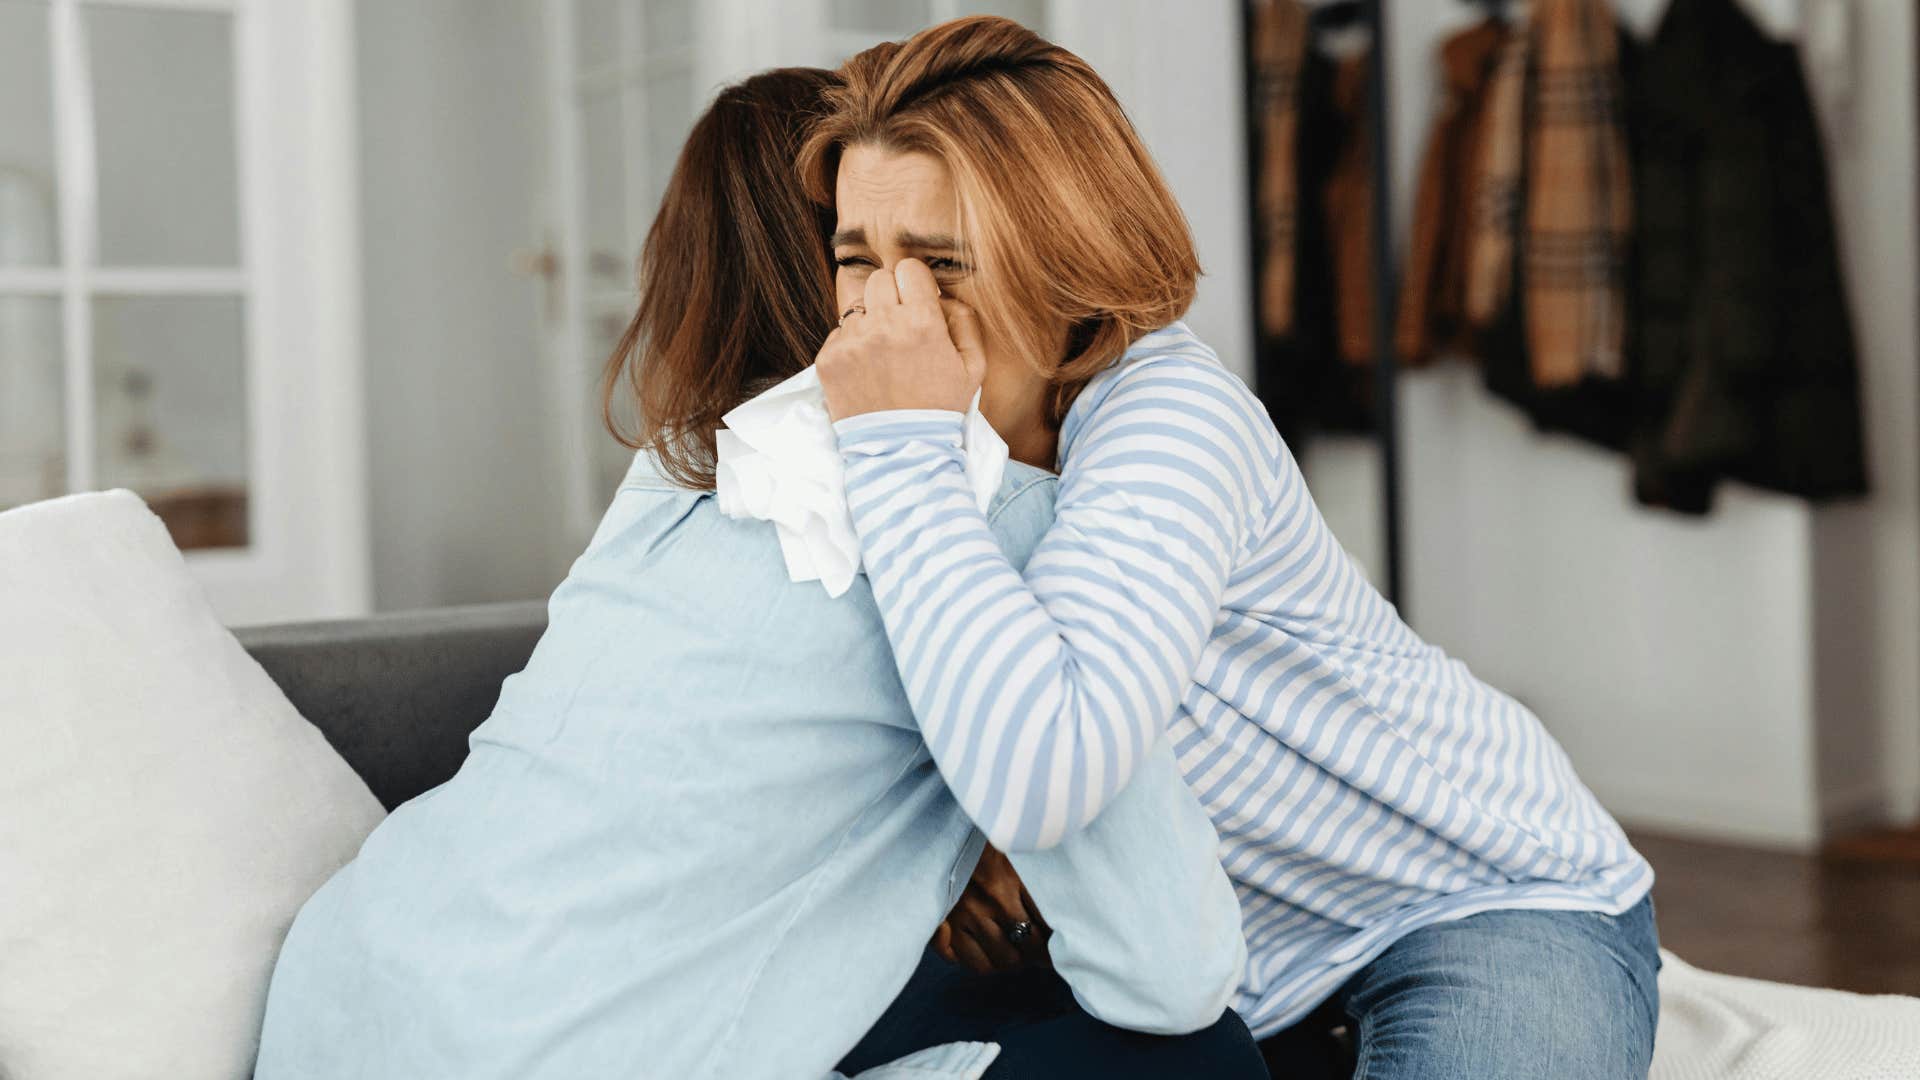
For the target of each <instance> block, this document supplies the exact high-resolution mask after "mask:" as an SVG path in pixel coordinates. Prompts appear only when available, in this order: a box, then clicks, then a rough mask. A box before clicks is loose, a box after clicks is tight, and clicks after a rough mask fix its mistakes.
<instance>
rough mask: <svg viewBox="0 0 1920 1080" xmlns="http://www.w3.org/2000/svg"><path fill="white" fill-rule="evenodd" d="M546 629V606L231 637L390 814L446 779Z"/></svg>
mask: <svg viewBox="0 0 1920 1080" xmlns="http://www.w3.org/2000/svg"><path fill="white" fill-rule="evenodd" d="M546 628H547V603H546V601H545V600H532V601H527V602H524V603H511V604H475V605H470V606H462V607H448V608H432V609H428V610H423V611H407V612H398V613H394V614H388V615H375V616H371V617H369V618H364V619H340V620H331V621H320V622H302V623H287V624H283V625H277V626H257V627H244V628H241V629H239V630H236V631H235V632H234V636H236V637H238V638H239V639H240V644H241V645H242V646H244V647H245V648H246V650H247V652H249V653H251V654H252V655H253V658H254V659H255V660H258V661H259V662H260V666H261V667H263V668H265V669H266V670H267V674H268V675H270V676H272V677H273V680H274V681H275V682H277V683H279V684H280V689H281V690H283V691H285V693H286V695H287V698H288V699H289V700H291V701H292V702H293V705H294V708H296V709H299V710H300V715H302V716H304V717H306V718H307V719H308V720H310V721H312V723H313V725H314V726H315V727H318V728H319V729H320V731H321V732H322V733H323V734H325V735H326V737H327V741H328V742H330V743H332V744H333V748H334V749H335V750H337V751H339V752H340V756H341V757H343V758H345V759H346V760H347V764H349V765H351V766H353V769H354V771H355V772H358V773H359V774H360V776H361V778H362V779H364V780H366V782H367V786H368V787H369V788H371V789H372V790H373V794H374V796H375V797H376V798H378V799H379V800H380V802H381V804H382V805H384V806H385V807H386V808H387V809H388V810H392V809H393V808H394V807H396V806H399V805H400V804H401V803H403V802H406V801H407V800H408V799H411V798H413V797H414V796H415V795H418V794H420V793H421V792H424V791H426V790H427V789H429V788H432V787H435V786H437V785H439V784H441V783H443V782H445V781H446V780H447V779H449V778H450V777H452V776H453V774H454V773H455V772H456V771H458V770H459V768H460V763H461V762H462V761H464V760H466V757H467V736H468V735H469V734H470V733H471V732H472V731H473V729H474V728H476V727H479V726H480V722H481V721H483V720H485V719H486V718H487V717H488V716H489V715H491V714H492V712H493V706H494V703H495V702H496V701H497V700H499V697H500V683H501V682H502V681H503V680H504V679H506V677H507V676H509V675H511V674H513V673H514V672H516V671H519V670H520V669H521V668H523V667H525V666H526V664H527V658H528V657H529V656H531V655H532V654H533V646H534V643H535V642H537V641H539V640H540V635H541V634H542V633H544V632H545V631H546Z"/></svg>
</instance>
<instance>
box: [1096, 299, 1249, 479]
mask: <svg viewBox="0 0 1920 1080" xmlns="http://www.w3.org/2000/svg"><path fill="white" fill-rule="evenodd" d="M1149 413H1167V414H1169V415H1171V414H1172V413H1181V414H1184V415H1187V416H1194V417H1198V416H1207V415H1211V416H1213V417H1215V418H1217V419H1218V420H1219V421H1220V422H1222V423H1225V424H1228V425H1230V426H1232V427H1233V428H1235V429H1237V430H1240V431H1241V432H1243V433H1244V434H1245V435H1246V436H1247V441H1248V442H1249V444H1250V445H1249V446H1248V449H1249V450H1252V449H1254V445H1252V444H1265V443H1266V442H1268V441H1270V437H1271V438H1277V437H1278V433H1277V432H1274V431H1273V422H1272V421H1271V419H1269V418H1268V416H1267V412H1266V408H1265V406H1263V405H1262V404H1261V403H1260V399H1259V398H1258V397H1256V396H1255V395H1254V393H1253V391H1252V390H1251V389H1250V388H1249V387H1248V386H1247V384H1246V382H1245V381H1244V380H1242V379H1241V378H1240V376H1239V375H1237V374H1235V373H1234V372H1233V371H1232V370H1231V369H1229V368H1228V367H1227V366H1226V364H1224V363H1223V362H1222V361H1221V359H1220V356H1219V354H1218V353H1216V352H1214V350H1213V348H1212V347H1211V346H1209V345H1208V344H1207V343H1206V342H1205V341H1203V340H1201V338H1200V336H1199V335H1197V334H1195V333H1194V332H1193V330H1192V328H1191V327H1189V326H1188V325H1187V324H1186V323H1185V322H1184V321H1181V320H1175V321H1174V322H1171V323H1168V324H1167V325H1166V326H1163V327H1160V328H1159V329H1156V330H1150V331H1148V332H1147V333H1145V334H1142V335H1140V337H1138V338H1136V339H1135V340H1134V342H1133V344H1131V345H1129V346H1127V349H1126V351H1125V352H1123V353H1122V354H1121V355H1120V357H1119V358H1118V359H1116V360H1115V361H1114V362H1113V363H1112V364H1109V365H1108V366H1107V367H1105V368H1103V369H1101V371H1100V372H1099V373H1098V374H1096V375H1095V376H1094V377H1093V378H1092V379H1090V380H1088V382H1087V385H1086V386H1085V387H1083V388H1082V389H1081V391H1080V394H1079V395H1078V396H1077V397H1076V398H1075V399H1074V403H1073V405H1072V407H1070V408H1069V409H1068V410H1067V415H1066V417H1065V418H1064V420H1063V421H1062V423H1061V446H1062V448H1063V450H1065V449H1066V448H1068V447H1070V446H1071V444H1072V443H1073V441H1074V439H1075V437H1076V436H1077V435H1079V434H1080V433H1081V432H1082V431H1083V430H1084V429H1086V428H1087V426H1088V423H1089V421H1091V420H1093V419H1094V418H1095V417H1099V418H1100V419H1101V420H1102V424H1101V425H1100V426H1106V422H1108V421H1117V420H1120V419H1123V418H1125V417H1127V416H1129V415H1145V414H1149ZM1062 457H1063V458H1064V457H1065V454H1064V453H1063V454H1062Z"/></svg>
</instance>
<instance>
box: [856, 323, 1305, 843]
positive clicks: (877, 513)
mask: <svg viewBox="0 0 1920 1080" xmlns="http://www.w3.org/2000/svg"><path fill="white" fill-rule="evenodd" d="M1093 389H1094V388H1093V387H1091V386H1090V387H1089V388H1088V391H1087V393H1091V392H1092V391H1093ZM1083 397H1085V394H1083ZM1089 403H1090V404H1091V406H1092V408H1091V411H1090V412H1083V413H1082V414H1081V415H1080V416H1078V417H1076V419H1078V420H1079V424H1078V427H1077V428H1074V429H1072V430H1070V431H1069V432H1063V438H1065V439H1067V452H1066V453H1065V454H1064V455H1063V456H1064V457H1065V459H1066V465H1065V469H1064V472H1063V475H1062V478H1061V484H1060V488H1059V499H1058V504H1057V507H1056V512H1055V518H1054V522H1053V525H1052V526H1051V527H1050V528H1049V529H1048V531H1047V533H1046V535H1045V536H1044V537H1042V538H1041V540H1040V543H1039V546H1038V547H1037V548H1036V549H1035V551H1034V554H1033V557H1032V559H1031V560H1030V561H1029V562H1028V564H1027V569H1026V573H1025V576H1024V577H1023V576H1022V575H1021V574H1020V573H1019V572H1017V571H1015V570H1014V568H1013V567H1012V565H1011V564H1010V563H1009V562H1008V560H1007V557H1006V556H1005V555H1004V554H1002V553H1001V551H1000V548H999V546H998V545H997V544H996V543H995V542H994V538H993V535H992V534H991V533H990V532H989V531H988V529H987V524H986V521H985V519H984V518H983V517H982V515H981V514H980V512H979V510H978V509H977V508H976V506H975V505H974V501H973V497H972V495H971V493H970V491H969V489H968V485H967V481H966V478H965V470H964V464H963V463H964V458H963V456H962V451H961V420H962V416H961V414H960V413H957V412H949V411H940V410H895V411H888V412H876V413H867V414H863V415H860V416H854V417H848V418H846V419H844V420H841V421H839V422H838V423H837V424H835V431H836V434H837V435H838V437H839V445H840V450H841V454H842V456H843V458H844V459H845V462H846V483H847V496H848V502H849V505H850V508H851V512H852V516H853V523H854V529H855V531H856V532H857V533H858V534H859V537H860V546H861V552H862V556H863V558H864V561H865V565H866V570H867V575H868V578H869V579H870V581H871V583H872V586H873V595H874V599H875V601H876V602H877V603H878V605H879V608H880V612H881V615H882V618H883V621H884V623H885V625H886V629H887V635H888V637H889V638H890V639H891V641H892V644H893V649H894V658H895V661H896V663H897V664H898V666H899V669H900V675H901V679H902V682H903V683H904V684H905V686H906V689H907V694H908V698H909V700H910V701H911V703H912V705H913V708H914V714H915V716H916V717H917V718H918V720H919V722H920V727H921V732H922V735H923V737H924V738H925V739H926V741H927V745H928V747H929V748H930V749H931V751H932V754H933V758H934V761H935V762H936V764H937V765H938V767H939V768H940V771H941V773H942V775H943V776H944V777H945V778H946V781H947V784H948V786H949V787H950V788H952V790H953V792H954V795H955V796H956V797H957V798H958V799H959V801H960V803H961V805H962V806H963V807H964V808H965V809H966V811H967V813H968V815H969V816H971V817H972V819H973V821H974V822H975V824H977V825H978V826H979V827H980V829H981V831H983V832H985V833H986V834H987V837H988V839H989V840H991V841H992V843H993V844H994V846H995V847H998V848H1000V849H1001V850H1003V851H1032V850H1039V849H1044V848H1049V847H1052V846H1053V845H1055V844H1057V843H1059V842H1060V841H1061V840H1062V839H1064V838H1065V837H1067V836H1069V835H1071V834H1072V833H1074V832H1075V831H1076V830H1078V829H1080V828H1081V827H1083V826H1085V825H1086V824H1087V823H1088V822H1090V821H1092V820H1093V819H1094V818H1095V816H1097V815H1098V814H1099V813H1100V811H1101V810H1102V809H1103V808H1104V807H1105V806H1106V805H1107V803H1108V802H1109V801H1110V800H1111V799H1112V798H1113V797H1114V796H1115V794H1117V793H1118V792H1119V791H1120V790H1121V789H1122V788H1123V787H1124V786H1125V784H1126V783H1127V781H1128V779H1129V778H1130V777H1131V775H1132V774H1133V771H1134V768H1135V765H1136V763H1137V762H1139V761H1140V760H1141V758H1142V757H1143V755H1144V754H1145V752H1146V750H1147V749H1148V748H1149V747H1150V746H1152V745H1153V743H1154V742H1155V741H1156V740H1158V739H1159V738H1160V737H1161V736H1162V735H1163V734H1164V732H1165V730H1166V726H1167V724H1168V722H1169V721H1170V720H1171V719H1172V717H1173V714H1174V711H1175V709H1176V708H1177V706H1178V703H1179V701H1180V698H1181V696H1182V695H1183V694H1184V693H1185V690H1186V687H1187V685H1188V683H1189V682H1191V680H1192V677H1193V672H1194V669H1195V667H1196V666H1197V664H1198V662H1199V657H1200V652H1201V649H1202V648H1203V647H1204V646H1205V644H1206V641H1207V638H1208V636H1209V634H1210V632H1211V630H1212V628H1213V624H1214V621H1215V618H1216V616H1217V613H1218V611H1219V609H1220V606H1221V598H1222V595H1223V594H1224V592H1225V589H1226V583H1227V579H1228V576H1229V574H1230V573H1231V570H1232V565H1233V560H1234V556H1235V553H1236V551H1237V550H1238V548H1239V544H1240V541H1241V538H1242V537H1243V536H1244V535H1245V534H1246V532H1247V531H1248V528H1249V520H1250V518H1251V516H1252V515H1253V514H1254V513H1255V512H1256V509H1257V507H1258V506H1259V505H1260V502H1261V499H1260V497H1259V494H1258V492H1259V490H1260V488H1261V484H1260V481H1259V480H1258V479H1257V477H1259V476H1260V475H1262V474H1263V472H1264V469H1263V466H1262V465H1261V462H1262V460H1263V456H1262V453H1261V448H1262V446H1263V444H1264V441H1265V440H1264V438H1263V433H1262V426H1263V425H1264V426H1265V427H1266V428H1267V429H1269V430H1270V429H1271V427H1272V425H1271V423H1270V422H1269V421H1267V418H1266V414H1265V411H1264V410H1262V409H1261V407H1260V405H1259V402H1258V401H1257V400H1255V399H1254V398H1253V397H1252V395H1251V394H1250V393H1249V392H1248V390H1247V388H1246V386H1245V385H1244V384H1243V383H1241V382H1240V380H1239V379H1238V378H1237V377H1236V376H1234V375H1233V374H1232V373H1231V372H1228V371H1227V370H1225V369H1224V368H1222V367H1221V366H1220V365H1219V363H1218V362H1217V361H1215V360H1212V359H1211V357H1210V355H1209V356H1207V357H1204V358H1203V357H1195V356H1186V355H1177V354H1176V355H1167V356H1156V357H1153V358H1151V359H1147V360H1139V361H1135V362H1133V363H1129V364H1126V365H1125V366H1124V367H1122V368H1121V369H1119V370H1118V372H1117V373H1115V374H1114V375H1112V376H1111V381H1110V383H1109V385H1107V386H1104V387H1101V396H1100V397H1099V398H1098V400H1093V401H1091V402H1089V401H1083V402H1082V405H1087V404H1089Z"/></svg>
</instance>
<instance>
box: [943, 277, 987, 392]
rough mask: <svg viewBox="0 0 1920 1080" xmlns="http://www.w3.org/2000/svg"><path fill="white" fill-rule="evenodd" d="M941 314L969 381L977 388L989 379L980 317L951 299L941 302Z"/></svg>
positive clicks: (947, 298) (944, 299) (944, 298)
mask: <svg viewBox="0 0 1920 1080" xmlns="http://www.w3.org/2000/svg"><path fill="white" fill-rule="evenodd" d="M940 314H942V315H943V316H945V317H946V320H947V336H948V337H950V338H952V339H953V347H954V349H955V350H957V351H958V352H959V353H960V363H961V364H963V365H964V366H965V367H966V369H967V380H968V381H969V382H971V383H973V384H974V385H975V386H978V385H979V384H980V381H981V380H982V379H984V378H986V377H987V351H986V345H985V342H984V340H983V338H982V335H981V332H980V316H978V315H976V314H974V311H973V309H972V308H970V307H968V306H967V305H965V304H963V303H961V302H960V301H958V300H955V299H953V298H951V297H942V298H941V300H940Z"/></svg>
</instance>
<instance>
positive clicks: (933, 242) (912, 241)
mask: <svg viewBox="0 0 1920 1080" xmlns="http://www.w3.org/2000/svg"><path fill="white" fill-rule="evenodd" d="M894 239H895V241H897V242H898V243H899V245H900V246H901V247H902V248H904V249H906V250H908V251H940V252H953V251H959V250H960V241H958V240H956V239H954V238H953V237H951V236H944V235H938V234H935V235H923V234H921V233H911V232H903V233H900V234H898V235H896V236H895V237H894Z"/></svg>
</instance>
